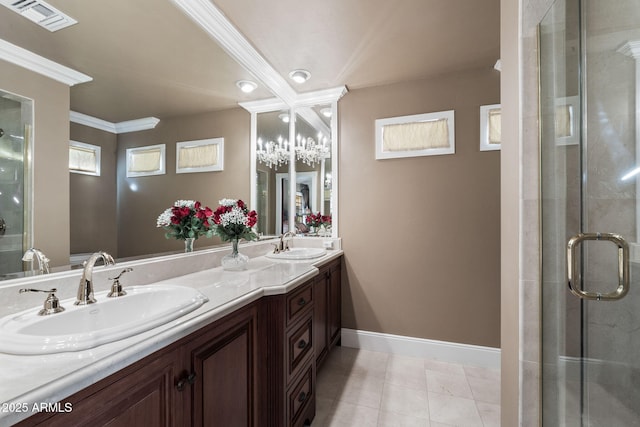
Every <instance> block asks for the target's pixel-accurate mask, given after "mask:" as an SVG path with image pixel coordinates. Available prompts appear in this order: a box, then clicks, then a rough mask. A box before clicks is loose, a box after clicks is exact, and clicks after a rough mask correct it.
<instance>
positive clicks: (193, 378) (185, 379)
mask: <svg viewBox="0 0 640 427" xmlns="http://www.w3.org/2000/svg"><path fill="white" fill-rule="evenodd" d="M195 382H196V373H195V372H192V373H190V374H189V375H187V376H186V377H184V376H183V377H182V378H180V380H179V381H178V382H177V384H176V389H177V390H178V391H182V390H184V387H185V386H186V385H187V384H189V385H193V383H195Z"/></svg>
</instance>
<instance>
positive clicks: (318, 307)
mask: <svg viewBox="0 0 640 427" xmlns="http://www.w3.org/2000/svg"><path fill="white" fill-rule="evenodd" d="M328 273H329V271H328V270H325V269H322V270H320V274H319V275H318V276H317V277H316V278H315V280H314V282H313V300H314V309H313V347H314V348H315V350H316V366H320V364H322V362H323V361H324V358H325V357H326V356H327V351H328V345H327V344H328V338H329V335H328V328H327V326H328V320H329V319H328V311H327V303H328V297H329V287H328V281H327V275H328Z"/></svg>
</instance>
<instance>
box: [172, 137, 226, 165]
mask: <svg viewBox="0 0 640 427" xmlns="http://www.w3.org/2000/svg"><path fill="white" fill-rule="evenodd" d="M223 169H224V138H211V139H201V140H197V141H184V142H178V143H177V144H176V173H193V172H212V171H221V170H223Z"/></svg>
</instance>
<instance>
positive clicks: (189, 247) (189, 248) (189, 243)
mask: <svg viewBox="0 0 640 427" xmlns="http://www.w3.org/2000/svg"><path fill="white" fill-rule="evenodd" d="M195 241H196V239H195V237H187V238H186V239H184V252H185V253H187V252H193V243H194V242H195Z"/></svg>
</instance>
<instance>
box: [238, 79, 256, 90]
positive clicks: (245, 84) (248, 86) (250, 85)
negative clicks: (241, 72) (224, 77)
mask: <svg viewBox="0 0 640 427" xmlns="http://www.w3.org/2000/svg"><path fill="white" fill-rule="evenodd" d="M236 86H238V87H239V88H240V90H241V91H243V92H244V93H251V92H253V91H254V90H256V88H257V87H258V85H257V84H255V83H254V82H252V81H250V80H238V81H237V82H236Z"/></svg>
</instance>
